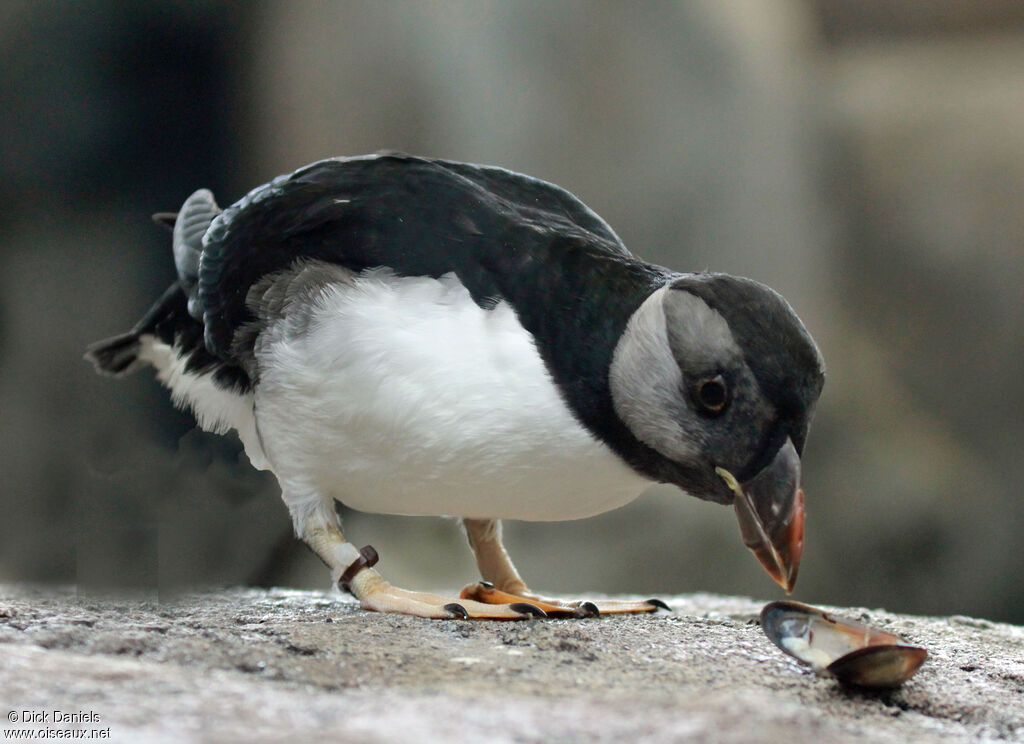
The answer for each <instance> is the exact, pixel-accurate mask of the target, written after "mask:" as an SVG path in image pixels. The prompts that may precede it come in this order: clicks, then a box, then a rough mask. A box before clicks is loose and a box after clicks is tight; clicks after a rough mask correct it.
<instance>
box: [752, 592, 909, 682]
mask: <svg viewBox="0 0 1024 744" xmlns="http://www.w3.org/2000/svg"><path fill="white" fill-rule="evenodd" d="M761 628H762V630H764V633H765V635H767V636H768V638H770V639H771V641H772V642H773V643H774V644H775V645H776V646H778V647H779V648H780V649H782V651H784V652H785V653H787V654H789V655H790V656H792V657H793V658H795V659H797V660H798V661H800V662H802V663H804V664H808V665H810V666H811V667H812V668H813V669H814V671H815V672H817V673H818V674H821V675H824V676H829V677H835V678H836V679H837V680H839V681H840V682H842V683H844V684H849V685H857V686H859V687H875V688H891V687H899V686H900V685H901V684H903V683H904V682H906V681H907V680H908V679H910V678H911V677H912V676H914V674H915V673H916V672H917V670H918V669H920V667H921V664H923V663H924V660H925V659H926V658H927V656H928V652H927V651H925V650H924V649H923V648H919V647H917V646H909V645H907V644H905V643H904V642H903V639H901V638H900V637H899V636H895V635H893V634H892V633H886V632H884V631H881V630H876V629H875V628H872V627H870V626H868V625H865V624H864V623H859V622H856V621H847V620H839V619H837V618H835V617H834V616H832V615H831V614H829V613H827V612H825V611H823V610H819V609H818V608H816V607H811V606H810V605H805V604H802V603H800V602H791V601H788V600H782V601H778V602H770V603H769V604H767V605H765V607H764V609H763V610H761Z"/></svg>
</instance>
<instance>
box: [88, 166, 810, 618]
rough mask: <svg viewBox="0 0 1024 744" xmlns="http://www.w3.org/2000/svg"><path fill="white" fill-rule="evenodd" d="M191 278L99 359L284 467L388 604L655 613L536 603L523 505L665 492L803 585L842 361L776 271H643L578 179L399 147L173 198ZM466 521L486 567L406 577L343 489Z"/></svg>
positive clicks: (319, 539)
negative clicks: (804, 471) (138, 376)
mask: <svg viewBox="0 0 1024 744" xmlns="http://www.w3.org/2000/svg"><path fill="white" fill-rule="evenodd" d="M154 219H155V220H156V221H157V222H159V223H162V224H164V225H165V226H167V227H169V228H170V229H171V231H172V249H173V256H174V264H175V267H176V270H177V280H176V281H175V282H174V283H173V284H172V285H171V286H170V287H169V288H168V289H167V291H166V292H164V294H163V296H161V297H160V299H159V300H158V301H157V302H156V304H154V305H153V306H152V308H151V309H150V310H149V311H148V312H147V313H146V314H145V315H144V316H143V317H142V319H141V320H139V321H138V323H136V324H135V326H134V327H133V328H132V329H131V330H130V331H129V332H127V333H122V334H121V335H118V336H115V337H113V338H109V339H106V340H103V341H100V342H97V343H94V344H92V345H91V346H89V347H88V350H87V353H86V358H87V359H89V360H90V361H91V362H92V363H93V364H94V365H95V368H96V370H97V371H99V372H100V373H103V374H106V375H111V376H114V377H121V376H124V375H127V374H129V373H131V372H133V371H134V370H136V369H139V368H141V367H144V366H149V367H152V368H154V369H155V373H156V377H157V378H158V379H159V380H160V381H161V382H162V383H163V385H165V386H166V387H167V388H168V389H169V391H170V395H171V398H172V399H173V401H174V403H175V404H177V405H178V406H181V407H186V408H188V409H190V410H191V411H192V412H193V414H194V416H195V418H196V421H197V423H198V425H199V426H200V427H201V428H202V429H204V430H207V431H211V432H215V433H220V434H226V433H229V432H231V431H234V432H236V433H237V436H238V438H239V439H240V440H241V443H242V445H243V447H244V449H245V453H246V455H247V456H248V459H249V461H250V462H251V463H252V465H253V466H254V467H256V468H258V469H262V470H269V471H271V472H272V473H273V474H274V476H275V477H276V478H277V481H278V483H279V485H280V487H281V496H282V499H283V500H284V503H285V505H286V506H287V508H288V511H289V514H290V516H291V520H292V524H293V526H294V530H295V534H296V535H297V537H298V538H299V539H301V540H302V541H304V542H305V543H306V544H307V545H308V546H309V547H310V548H311V549H312V550H313V552H314V553H315V554H316V555H317V556H319V557H320V558H321V559H322V560H323V562H324V563H325V564H326V565H327V567H328V568H329V569H330V571H331V579H332V582H334V584H336V585H337V586H339V587H340V588H341V589H343V590H345V591H347V592H349V593H351V594H352V595H354V597H355V598H356V599H357V600H358V602H359V603H360V605H361V606H362V607H363V608H365V609H367V610H374V611H378V612H396V613H405V614H409V615H415V616H420V617H425V618H463V619H497V620H513V619H525V618H533V617H542V616H563V617H564V616H576V617H580V616H593V615H597V614H605V613H643V612H652V611H655V610H657V609H659V608H663V607H665V606H666V605H665V604H664V603H663V602H661V601H659V600H656V599H652V600H646V601H632V600H625V599H618V600H614V599H605V600H601V601H584V600H579V599H565V598H560V597H549V596H542V595H539V594H536V593H535V592H533V591H531V590H530V588H529V587H528V586H527V584H526V583H525V582H524V580H523V579H522V577H521V576H520V575H519V573H518V571H517V570H516V568H515V566H514V564H513V563H512V560H511V558H510V557H509V555H508V553H507V552H506V550H505V548H504V545H503V543H502V531H501V520H508V519H513V520H525V521H554V520H571V519H583V518H586V517H590V516H593V515H596V514H600V513H603V512H606V511H609V510H612V509H616V508H618V507H621V506H623V505H625V504H628V503H630V502H631V501H633V500H634V499H636V498H637V497H638V496H640V495H641V494H642V493H643V492H644V491H646V490H647V489H648V488H649V487H651V486H652V485H653V484H659V483H660V484H671V485H673V486H676V487H677V488H678V489H680V491H682V492H683V493H685V494H689V495H690V496H693V497H696V498H699V499H703V500H706V501H711V502H715V503H719V504H723V505H727V506H729V505H731V506H732V507H733V509H734V511H735V513H736V516H737V519H738V522H739V528H740V536H741V537H742V540H743V542H744V543H745V545H746V546H747V547H748V548H749V549H750V550H751V551H752V552H753V553H754V555H755V556H756V557H757V559H758V560H759V561H760V563H761V564H762V565H763V567H764V568H765V569H766V570H767V572H768V573H769V575H770V576H771V577H772V578H773V579H774V580H775V581H776V582H777V583H778V584H779V585H780V586H782V587H783V589H785V590H786V591H787V592H790V591H792V588H793V585H794V582H795V581H796V577H797V570H798V567H799V563H800V555H801V551H802V546H803V528H804V495H803V490H802V486H801V477H800V465H801V459H800V458H801V454H802V451H803V447H804V442H805V440H806V437H807V432H808V427H809V425H810V421H811V417H812V413H813V410H814V407H815V403H816V401H817V400H818V398H819V396H820V393H821V390H822V385H823V382H824V363H823V360H822V357H821V354H820V352H819V350H818V348H817V346H816V345H815V342H814V341H813V339H812V338H811V336H810V334H809V333H808V331H807V330H806V328H805V327H804V324H803V323H802V322H801V320H800V318H799V317H798V316H797V314H796V313H795V312H794V310H793V309H792V308H791V307H790V305H789V304H788V303H787V302H786V300H785V299H783V298H782V297H781V296H780V295H779V294H778V293H776V292H775V291H773V290H772V289H770V288H768V287H767V286H765V285H763V284H760V283H758V282H756V281H753V280H750V279H746V278H740V277H736V276H731V275H728V274H724V273H712V272H707V271H702V272H696V273H685V272H677V271H673V270H670V269H667V268H663V267H661V266H657V265H654V264H651V263H648V262H645V261H643V260H641V259H639V258H637V257H636V256H634V255H633V254H632V253H630V252H629V251H628V250H627V249H626V247H625V246H624V245H623V243H622V241H621V240H620V239H619V237H618V236H617V235H616V234H615V232H614V231H613V230H612V228H611V227H609V226H608V224H607V223H605V221H604V220H602V219H601V218H600V217H599V216H598V215H597V214H596V213H594V212H593V211H592V210H591V209H589V208H588V207H587V206H586V205H584V204H583V203H582V202H581V201H580V200H579V199H577V198H576V197H575V196H573V195H572V194H571V193H569V192H568V191H566V190H564V189H562V188H560V187H558V186H555V185H553V184H551V183H547V182H545V181H543V180H539V179H537V178H532V177H530V176H526V175H523V174H520V173H516V172H513V171H510V170H506V169H504V168H500V167H495V166H486V165H476V164H471V163H463V162H455V161H450V160H441V159H435V158H428V157H418V156H413V155H408V154H404V153H398V152H382V153H377V154H373V155H366V156H359V157H338V158H330V159H326V160H321V161H318V162H315V163H312V164H310V165H307V166H306V167H303V168H300V169H299V170H297V171H295V172H293V173H290V174H287V175H282V176H279V177H277V178H274V179H273V180H271V181H270V182H268V183H265V184H263V185H261V186H258V187H256V188H255V189H253V190H252V191H250V192H249V193H248V194H247V195H246V196H245V197H243V198H242V199H240V200H239V201H237V202H236V203H234V204H232V205H231V206H229V207H227V208H226V209H223V210H222V209H221V208H220V207H219V206H218V205H217V203H216V201H215V199H214V196H213V194H212V193H211V192H210V191H208V190H205V189H200V190H198V191H196V192H195V193H193V194H192V195H191V196H189V197H188V198H187V199H186V200H185V201H184V203H183V205H182V206H181V208H180V210H179V211H178V212H176V213H159V214H157V215H154ZM336 501H338V502H342V503H344V504H345V505H347V506H348V507H351V508H354V509H358V510H363V511H369V512H375V513H384V514H400V515H422V516H426V515H431V516H445V517H455V518H458V519H460V520H461V522H462V525H464V528H465V533H466V537H467V538H468V542H469V545H470V548H471V549H472V551H473V553H474V555H475V558H476V563H477V566H478V568H479V572H480V580H479V581H476V582H474V583H471V584H469V585H468V586H466V587H465V588H463V589H462V590H461V592H459V593H458V594H457V595H456V592H454V591H453V592H451V596H442V595H439V594H433V593H425V592H416V591H409V590H406V589H402V588H399V587H396V586H393V585H392V584H390V583H389V582H387V581H386V580H385V579H384V577H383V576H382V575H381V574H380V573H379V572H378V571H377V570H376V569H375V568H374V566H375V565H376V564H377V561H378V559H379V556H378V554H377V552H376V551H375V550H374V549H373V548H372V546H368V545H367V546H365V547H363V548H358V549H357V548H356V547H355V545H353V544H352V543H350V542H349V541H348V539H347V538H346V537H345V535H344V533H343V532H342V527H341V523H340V520H339V518H338V514H337V511H336V505H335V502H336Z"/></svg>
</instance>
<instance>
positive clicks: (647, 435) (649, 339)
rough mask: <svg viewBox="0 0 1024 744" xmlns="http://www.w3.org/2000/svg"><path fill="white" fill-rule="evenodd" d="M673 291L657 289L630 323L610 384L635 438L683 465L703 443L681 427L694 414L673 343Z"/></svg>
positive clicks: (617, 351) (615, 402)
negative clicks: (669, 308) (669, 318)
mask: <svg viewBox="0 0 1024 744" xmlns="http://www.w3.org/2000/svg"><path fill="white" fill-rule="evenodd" d="M670 291H673V290H670V289H669V288H668V287H662V288H661V289H659V290H657V291H656V292H655V293H654V294H652V295H651V296H650V297H648V298H647V299H646V300H645V301H644V303H643V304H642V305H641V306H640V307H639V308H638V309H637V311H636V312H635V313H633V317H631V318H630V319H629V323H628V324H627V325H626V330H625V332H624V333H623V334H622V338H621V339H620V340H619V343H618V345H617V346H616V347H615V354H614V356H613V357H612V365H611V370H610V384H611V392H612V403H613V405H614V407H615V412H616V413H617V414H618V415H619V418H621V419H622V420H623V422H625V424H626V426H628V427H629V429H630V431H632V432H633V435H634V436H635V437H636V438H637V439H639V440H640V441H641V442H643V443H644V444H646V445H647V446H649V447H651V448H653V449H654V450H656V451H657V452H659V453H660V454H662V455H664V456H665V457H667V458H669V459H670V460H675V461H677V462H679V461H685V460H688V459H692V458H693V456H694V455H696V453H697V452H698V451H699V450H700V445H701V443H700V442H698V441H696V440H695V439H694V438H693V437H692V435H691V434H689V433H688V432H687V431H686V430H685V429H684V428H683V426H682V422H683V421H684V420H685V419H687V418H689V417H690V413H689V407H688V406H687V403H686V400H685V399H684V398H683V375H682V372H681V371H680V369H679V365H678V364H677V363H676V360H675V358H674V357H673V356H672V349H671V347H670V346H669V340H668V327H667V323H666V318H665V308H664V302H665V297H666V294H667V293H668V292H670ZM694 299H696V298H694ZM705 307H706V306H705ZM709 311H710V310H709ZM693 430H694V431H696V428H694V429H693Z"/></svg>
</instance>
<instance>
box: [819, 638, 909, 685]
mask: <svg viewBox="0 0 1024 744" xmlns="http://www.w3.org/2000/svg"><path fill="white" fill-rule="evenodd" d="M927 658H928V652H927V651H925V650H924V649H923V648H921V647H920V646H904V645H899V646H889V645H886V646H868V647H866V648H861V649H857V650H856V651H851V652H850V653H848V654H846V655H845V656H840V657H839V658H838V659H836V660H835V661H833V662H832V663H831V664H829V665H828V667H827V669H828V671H829V672H830V673H831V674H832V676H833V677H835V678H836V679H837V680H839V681H840V682H842V683H844V684H847V685H856V686H858V687H876V688H891V687H899V686H900V685H902V684H903V683H904V682H906V681H907V680H908V679H910V678H911V677H913V676H914V675H915V674H917V670H918V669H920V668H921V665H922V664H924V660H925V659H927Z"/></svg>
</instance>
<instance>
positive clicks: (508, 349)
mask: <svg viewBox="0 0 1024 744" xmlns="http://www.w3.org/2000/svg"><path fill="white" fill-rule="evenodd" d="M300 325H301V332H300V331H297V330H295V327H296V324H294V323H292V324H289V323H287V322H285V321H280V322H277V323H274V324H272V325H271V326H270V327H269V328H268V329H266V330H265V331H264V332H263V333H262V334H261V336H260V340H259V343H258V344H257V361H258V364H259V368H260V378H259V384H258V386H257V388H256V406H255V410H256V419H257V425H258V428H259V433H260V436H261V440H262V442H263V446H264V450H265V452H266V454H267V456H268V458H269V460H270V463H271V466H272V469H273V470H274V472H275V473H276V474H277V475H278V477H279V479H280V480H281V482H282V486H283V488H284V490H285V492H286V494H285V495H286V500H289V501H290V502H291V503H295V502H297V501H300V500H305V499H313V498H317V497H322V496H333V497H334V498H337V499H339V500H340V501H342V502H344V503H345V504H347V505H349V506H352V507H354V508H356V509H361V510H365V511H372V512H383V513H389V514H433V515H436V514H447V515H452V516H464V517H497V518H512V519H525V520H559V519H577V518H581V517H587V516H591V515H594V514H598V513H600V512H603V511H607V510H609V509H613V508H616V507H618V506H622V505H623V504H626V503H628V502H629V501H632V500H633V499H634V498H636V497H637V496H638V495H639V494H640V493H641V492H642V491H643V490H644V489H645V488H646V487H647V486H649V485H650V482H649V481H648V480H646V479H644V478H643V477H641V476H640V475H638V474H636V473H635V472H634V471H632V470H631V469H630V468H628V467H627V466H626V465H625V464H624V463H622V461H621V460H620V459H619V458H618V457H617V456H615V455H614V454H613V453H612V452H611V450H610V449H608V447H606V446H605V445H604V444H602V443H600V442H599V441H597V440H596V439H594V437H593V436H591V435H590V434H589V433H588V432H587V431H586V430H585V429H584V428H583V427H581V426H580V425H579V424H578V423H577V422H576V420H575V419H574V418H573V416H572V414H571V413H570V412H569V410H568V408H567V407H566V405H565V403H564V402H563V401H562V399H561V397H560V396H559V394H558V391H557V389H556V387H555V385H554V384H553V382H552V381H551V379H550V377H549V375H548V373H547V370H546V369H545V367H544V364H543V362H542V361H541V359H540V357H539V355H538V353H537V350H536V348H535V346H534V343H533V338H532V336H531V335H530V334H529V333H527V332H526V331H525V330H524V329H523V327H522V326H521V325H520V324H519V322H518V320H517V319H516V316H515V313H514V312H513V310H512V309H511V307H509V305H508V304H506V303H499V304H498V305H497V306H495V307H494V308H493V309H490V310H483V309H481V308H480V307H478V306H477V305H476V304H475V303H474V302H473V300H472V298H471V297H470V295H469V292H468V291H467V290H466V288H465V287H463V286H462V284H461V283H460V282H459V281H458V280H457V279H456V278H455V277H454V275H451V274H449V275H445V276H443V277H441V278H440V279H436V280H435V279H429V278H422V277H396V276H395V275H394V274H393V273H391V272H389V271H372V272H365V273H364V274H361V275H359V276H358V277H356V278H355V279H354V280H353V281H350V282H339V283H337V284H331V285H329V286H328V287H327V288H325V289H324V291H323V292H322V293H321V295H320V298H319V301H318V303H317V308H316V310H315V311H314V312H313V313H312V316H311V322H310V323H308V324H306V323H302V324H300Z"/></svg>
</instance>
